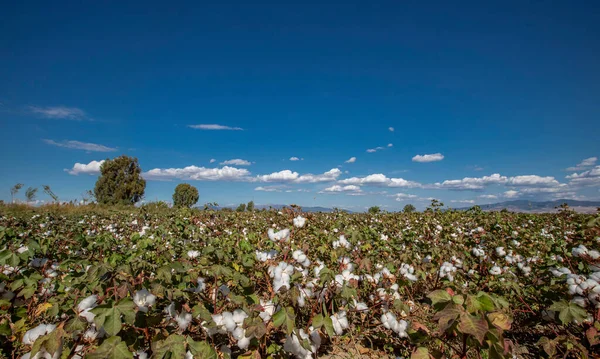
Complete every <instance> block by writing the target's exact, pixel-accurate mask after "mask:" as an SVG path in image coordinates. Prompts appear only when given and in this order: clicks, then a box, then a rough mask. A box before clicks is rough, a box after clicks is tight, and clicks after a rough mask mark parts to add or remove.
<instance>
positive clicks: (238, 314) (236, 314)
mask: <svg viewBox="0 0 600 359" xmlns="http://www.w3.org/2000/svg"><path fill="white" fill-rule="evenodd" d="M246 318H248V314H246V312H244V311H243V310H241V309H236V310H234V311H233V321H234V322H235V323H236V324H237V325H238V326H241V325H243V324H244V320H245V319H246Z"/></svg>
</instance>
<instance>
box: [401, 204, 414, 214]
mask: <svg viewBox="0 0 600 359" xmlns="http://www.w3.org/2000/svg"><path fill="white" fill-rule="evenodd" d="M416 210H417V209H416V208H415V206H413V205H412V204H410V203H409V204H407V205H406V206H404V209H403V210H402V211H403V212H404V213H413V212H414V211H416Z"/></svg>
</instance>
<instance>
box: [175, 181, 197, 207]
mask: <svg viewBox="0 0 600 359" xmlns="http://www.w3.org/2000/svg"><path fill="white" fill-rule="evenodd" d="M199 198H200V195H199V194H198V189H196V187H194V186H192V185H190V184H187V183H180V184H178V185H177V187H175V192H174V193H173V206H175V207H187V208H190V207H191V206H193V205H195V204H196V202H198V199H199Z"/></svg>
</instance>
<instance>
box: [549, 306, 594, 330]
mask: <svg viewBox="0 0 600 359" xmlns="http://www.w3.org/2000/svg"><path fill="white" fill-rule="evenodd" d="M549 309H550V310H552V311H554V312H558V319H560V321H561V323H562V324H569V323H571V322H575V321H576V322H578V323H581V322H583V320H584V319H585V318H587V313H586V311H585V309H583V308H581V307H580V306H578V305H577V304H575V303H571V302H567V301H564V300H562V301H560V302H554V303H553V304H552V305H551V306H550V308H549Z"/></svg>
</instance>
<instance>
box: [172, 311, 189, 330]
mask: <svg viewBox="0 0 600 359" xmlns="http://www.w3.org/2000/svg"><path fill="white" fill-rule="evenodd" d="M175 321H176V322H177V325H179V330H186V329H187V327H188V326H189V325H190V323H191V322H192V314H191V313H188V312H181V313H179V315H178V316H176V317H175Z"/></svg>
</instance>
